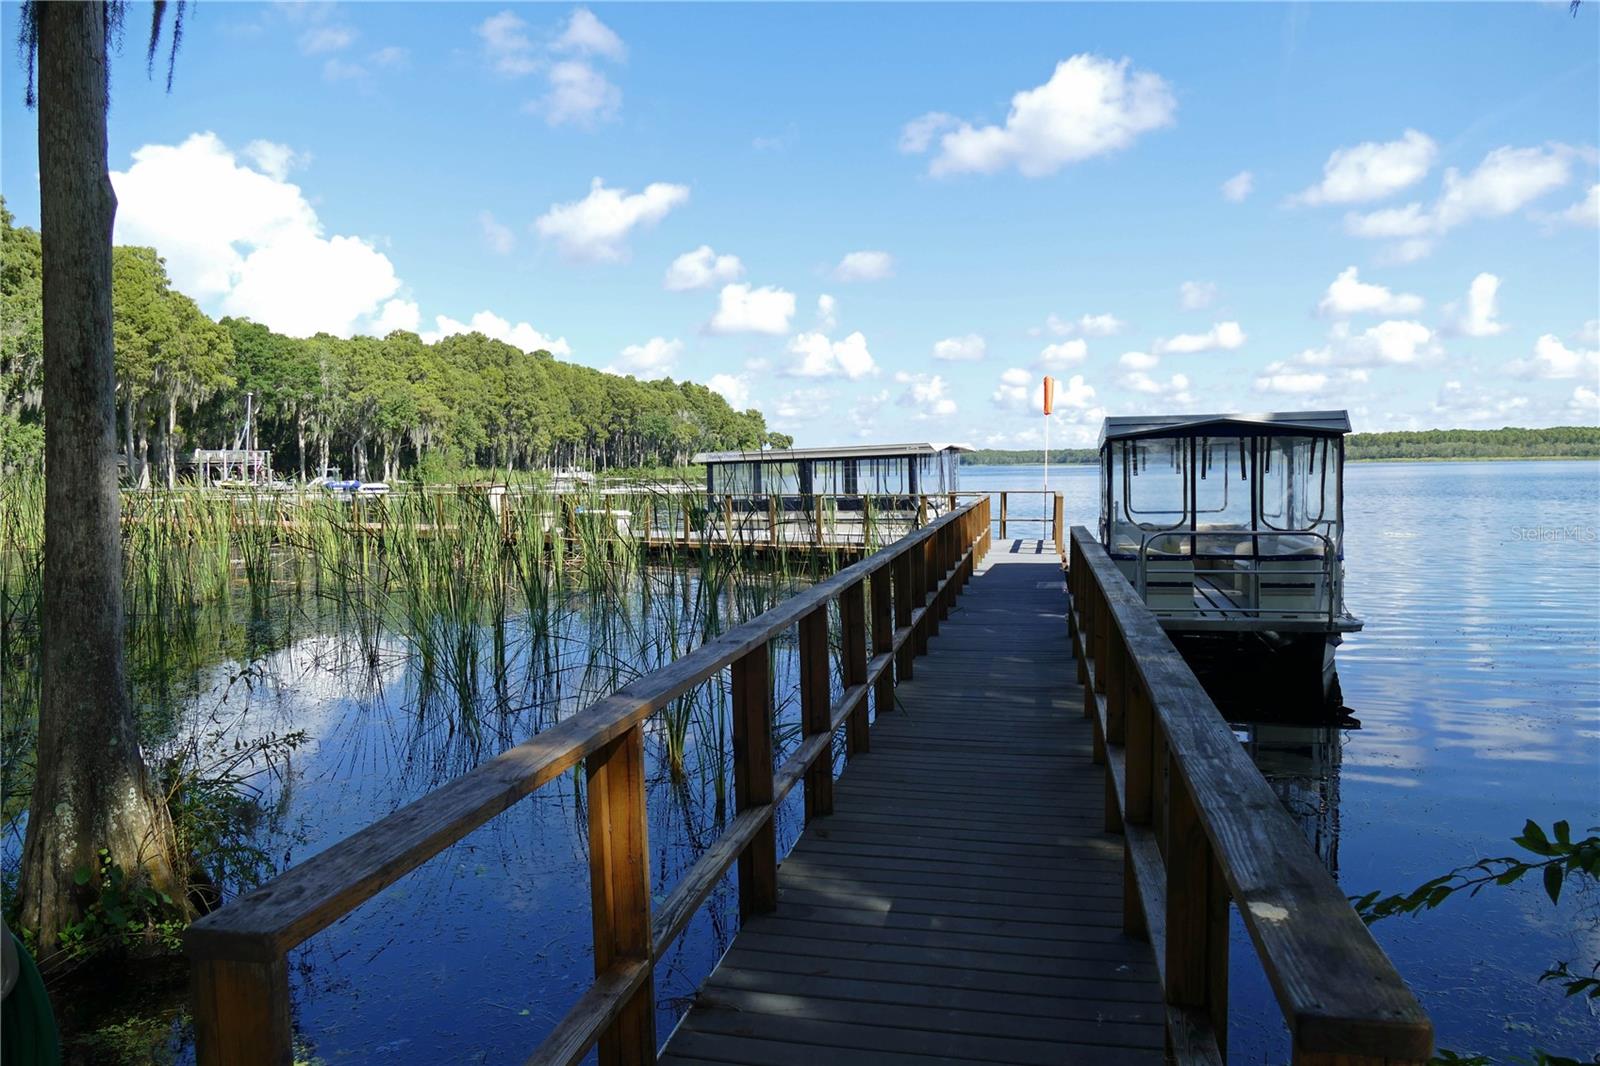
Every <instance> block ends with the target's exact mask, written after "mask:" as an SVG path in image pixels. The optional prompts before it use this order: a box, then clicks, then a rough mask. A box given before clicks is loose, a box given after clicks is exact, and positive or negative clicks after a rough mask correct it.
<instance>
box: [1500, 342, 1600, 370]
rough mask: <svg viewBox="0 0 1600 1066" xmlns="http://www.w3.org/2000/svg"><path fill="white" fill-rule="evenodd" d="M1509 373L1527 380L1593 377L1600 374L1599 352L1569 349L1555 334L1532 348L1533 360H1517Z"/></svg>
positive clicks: (1507, 365) (1507, 366) (1511, 363)
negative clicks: (1596, 372)
mask: <svg viewBox="0 0 1600 1066" xmlns="http://www.w3.org/2000/svg"><path fill="white" fill-rule="evenodd" d="M1506 370H1507V371H1509V372H1510V373H1512V374H1515V375H1517V376H1518V377H1525V378H1547V379H1561V378H1575V377H1578V376H1579V375H1580V374H1586V375H1589V376H1591V377H1592V376H1593V375H1594V373H1595V371H1596V370H1600V351H1594V350H1592V349H1585V348H1568V347H1567V346H1566V345H1565V344H1563V343H1561V338H1559V337H1557V336H1556V335H1555V334H1554V333H1546V334H1544V335H1543V336H1541V337H1540V338H1539V339H1538V340H1537V341H1535V342H1534V344H1533V358H1531V359H1517V360H1514V361H1512V362H1510V363H1508V364H1506Z"/></svg>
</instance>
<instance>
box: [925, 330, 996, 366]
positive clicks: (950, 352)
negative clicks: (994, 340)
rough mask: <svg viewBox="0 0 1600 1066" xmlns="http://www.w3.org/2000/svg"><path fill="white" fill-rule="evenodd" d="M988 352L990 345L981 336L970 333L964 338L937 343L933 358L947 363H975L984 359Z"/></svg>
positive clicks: (952, 338)
mask: <svg viewBox="0 0 1600 1066" xmlns="http://www.w3.org/2000/svg"><path fill="white" fill-rule="evenodd" d="M987 352H988V344H987V343H986V342H985V341H984V339H983V337H982V335H981V334H977V333H968V334H967V335H966V336H964V337H946V338H945V339H944V340H941V341H935V342H934V345H933V357H934V358H935V359H943V360H945V361H946V362H973V361H976V360H979V359H982V358H983V357H984V355H985V354H987Z"/></svg>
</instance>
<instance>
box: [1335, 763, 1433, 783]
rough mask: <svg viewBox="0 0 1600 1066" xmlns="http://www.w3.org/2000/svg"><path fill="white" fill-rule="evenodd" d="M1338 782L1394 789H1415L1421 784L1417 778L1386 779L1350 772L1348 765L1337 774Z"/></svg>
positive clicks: (1380, 775) (1377, 775) (1380, 776)
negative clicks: (1388, 786) (1352, 782)
mask: <svg viewBox="0 0 1600 1066" xmlns="http://www.w3.org/2000/svg"><path fill="white" fill-rule="evenodd" d="M1339 780H1340V781H1342V782H1345V783H1346V784H1348V783H1349V782H1351V781H1361V782H1364V783H1366V784H1369V785H1390V786H1392V787H1394V788H1416V787H1417V786H1419V785H1421V784H1422V781H1421V779H1420V778H1417V777H1414V776H1413V777H1386V776H1384V775H1383V774H1368V773H1362V772H1361V771H1359V770H1357V771H1352V770H1351V769H1350V768H1349V764H1348V763H1347V764H1346V765H1345V768H1344V769H1343V770H1342V771H1341V772H1340V774H1339Z"/></svg>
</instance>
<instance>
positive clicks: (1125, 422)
mask: <svg viewBox="0 0 1600 1066" xmlns="http://www.w3.org/2000/svg"><path fill="white" fill-rule="evenodd" d="M1349 432H1350V414H1349V412H1348V411H1261V412H1256V413H1251V414H1238V415H1130V416H1124V417H1120V418H1108V419H1106V420H1105V422H1104V423H1102V424H1101V426H1100V443H1099V445H1098V447H1100V448H1104V447H1105V446H1106V444H1107V443H1109V442H1110V441H1114V440H1148V439H1150V438H1153V437H1197V436H1198V437H1205V436H1210V437H1249V436H1296V437H1342V436H1344V435H1345V434H1346V433H1349Z"/></svg>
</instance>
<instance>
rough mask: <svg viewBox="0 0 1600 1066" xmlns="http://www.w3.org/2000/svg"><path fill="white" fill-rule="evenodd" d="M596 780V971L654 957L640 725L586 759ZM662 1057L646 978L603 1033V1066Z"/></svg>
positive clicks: (592, 866) (592, 826) (592, 789)
mask: <svg viewBox="0 0 1600 1066" xmlns="http://www.w3.org/2000/svg"><path fill="white" fill-rule="evenodd" d="M584 772H585V774H586V776H587V777H588V783H589V789H588V792H589V796H588V799H589V895H590V906H591V908H592V912H593V920H594V972H595V975H596V976H597V977H598V976H601V975H604V974H605V973H606V972H607V971H608V970H610V969H611V968H612V967H613V966H615V965H616V964H617V963H619V962H621V961H623V960H631V959H649V958H650V954H651V951H652V950H653V946H654V945H653V943H652V941H651V929H650V863H649V856H648V854H647V852H648V848H649V844H648V838H647V835H646V832H647V831H646V820H645V781H644V729H643V728H642V726H639V725H635V726H634V727H633V728H631V729H629V730H628V731H627V732H626V733H624V734H622V735H621V736H620V737H617V738H616V739H615V740H613V741H611V742H610V743H609V744H607V745H606V746H605V747H603V748H601V749H600V750H599V751H597V752H595V753H594V754H593V755H591V756H589V757H588V758H587V759H585V760H584ZM655 1057H656V997H655V981H654V978H653V977H652V976H646V977H645V979H644V981H643V982H642V983H641V984H640V986H639V988H638V989H637V990H636V991H635V992H634V993H633V995H632V996H630V997H628V1001H627V1002H626V1003H624V1004H623V1005H622V1007H621V1009H620V1010H618V1012H617V1016H616V1018H615V1020H613V1021H612V1023H611V1024H610V1025H609V1026H607V1027H606V1030H605V1031H604V1032H603V1033H601V1034H600V1064H601V1066H635V1064H639V1066H643V1064H645V1063H653V1062H655Z"/></svg>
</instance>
